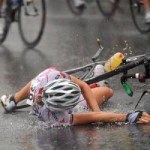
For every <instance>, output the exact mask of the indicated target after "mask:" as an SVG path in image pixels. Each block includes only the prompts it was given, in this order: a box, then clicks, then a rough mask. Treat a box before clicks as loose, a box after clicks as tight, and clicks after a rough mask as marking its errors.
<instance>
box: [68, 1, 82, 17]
mask: <svg viewBox="0 0 150 150" xmlns="http://www.w3.org/2000/svg"><path fill="white" fill-rule="evenodd" d="M67 4H68V7H69V9H70V11H71V12H72V13H73V14H74V15H82V14H83V12H84V8H83V9H78V8H76V7H75V4H74V0H67Z"/></svg>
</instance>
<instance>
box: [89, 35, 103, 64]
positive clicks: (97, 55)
mask: <svg viewBox="0 0 150 150" xmlns="http://www.w3.org/2000/svg"><path fill="white" fill-rule="evenodd" d="M96 41H97V44H98V45H99V49H98V51H97V52H96V54H95V55H94V56H93V57H92V61H93V62H95V61H96V59H97V58H98V57H99V55H100V54H101V52H102V51H103V49H104V47H103V46H102V45H101V40H100V39H99V38H97V39H96Z"/></svg>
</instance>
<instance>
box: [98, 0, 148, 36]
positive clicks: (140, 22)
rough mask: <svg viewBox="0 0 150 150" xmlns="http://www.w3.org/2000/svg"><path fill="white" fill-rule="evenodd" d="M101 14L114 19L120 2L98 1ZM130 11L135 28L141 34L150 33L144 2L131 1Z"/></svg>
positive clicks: (116, 0) (113, 0) (110, 0)
mask: <svg viewBox="0 0 150 150" xmlns="http://www.w3.org/2000/svg"><path fill="white" fill-rule="evenodd" d="M96 2H97V5H98V8H99V10H100V12H101V13H102V14H103V15H104V16H105V17H107V18H110V17H112V16H113V15H114V14H115V12H116V9H117V8H118V4H119V2H120V0H96ZM129 5H130V11H131V16H132V20H133V23H134V25H135V27H136V28H137V29H138V30H139V31H140V32H141V33H148V32H150V24H147V23H145V17H144V16H145V9H144V4H143V0H129Z"/></svg>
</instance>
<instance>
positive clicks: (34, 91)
mask: <svg viewBox="0 0 150 150" xmlns="http://www.w3.org/2000/svg"><path fill="white" fill-rule="evenodd" d="M60 78H66V79H70V76H69V75H68V74H66V73H64V72H60V71H58V70H57V69H56V68H48V69H46V70H44V71H43V72H41V73H40V74H39V75H37V76H36V77H35V78H34V79H33V80H32V81H31V87H30V95H29V100H27V103H28V104H30V105H32V110H33V111H32V112H33V113H34V114H36V115H38V116H39V117H40V118H42V119H43V120H44V121H48V122H49V123H52V124H56V123H59V124H61V123H63V124H64V123H68V124H70V123H71V122H72V113H77V112H79V111H81V110H82V111H83V110H87V109H88V106H87V103H86V101H85V100H84V98H83V96H82V95H81V96H80V98H79V103H78V104H77V106H76V107H74V108H73V109H72V111H64V112H52V111H50V110H49V109H47V108H46V107H45V105H39V104H38V103H37V99H38V95H39V94H42V91H43V88H44V86H45V85H46V84H47V83H48V82H49V81H52V80H55V79H60Z"/></svg>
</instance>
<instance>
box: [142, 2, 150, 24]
mask: <svg viewBox="0 0 150 150" xmlns="http://www.w3.org/2000/svg"><path fill="white" fill-rule="evenodd" d="M143 3H144V9H145V22H146V23H150V0H143Z"/></svg>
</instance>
